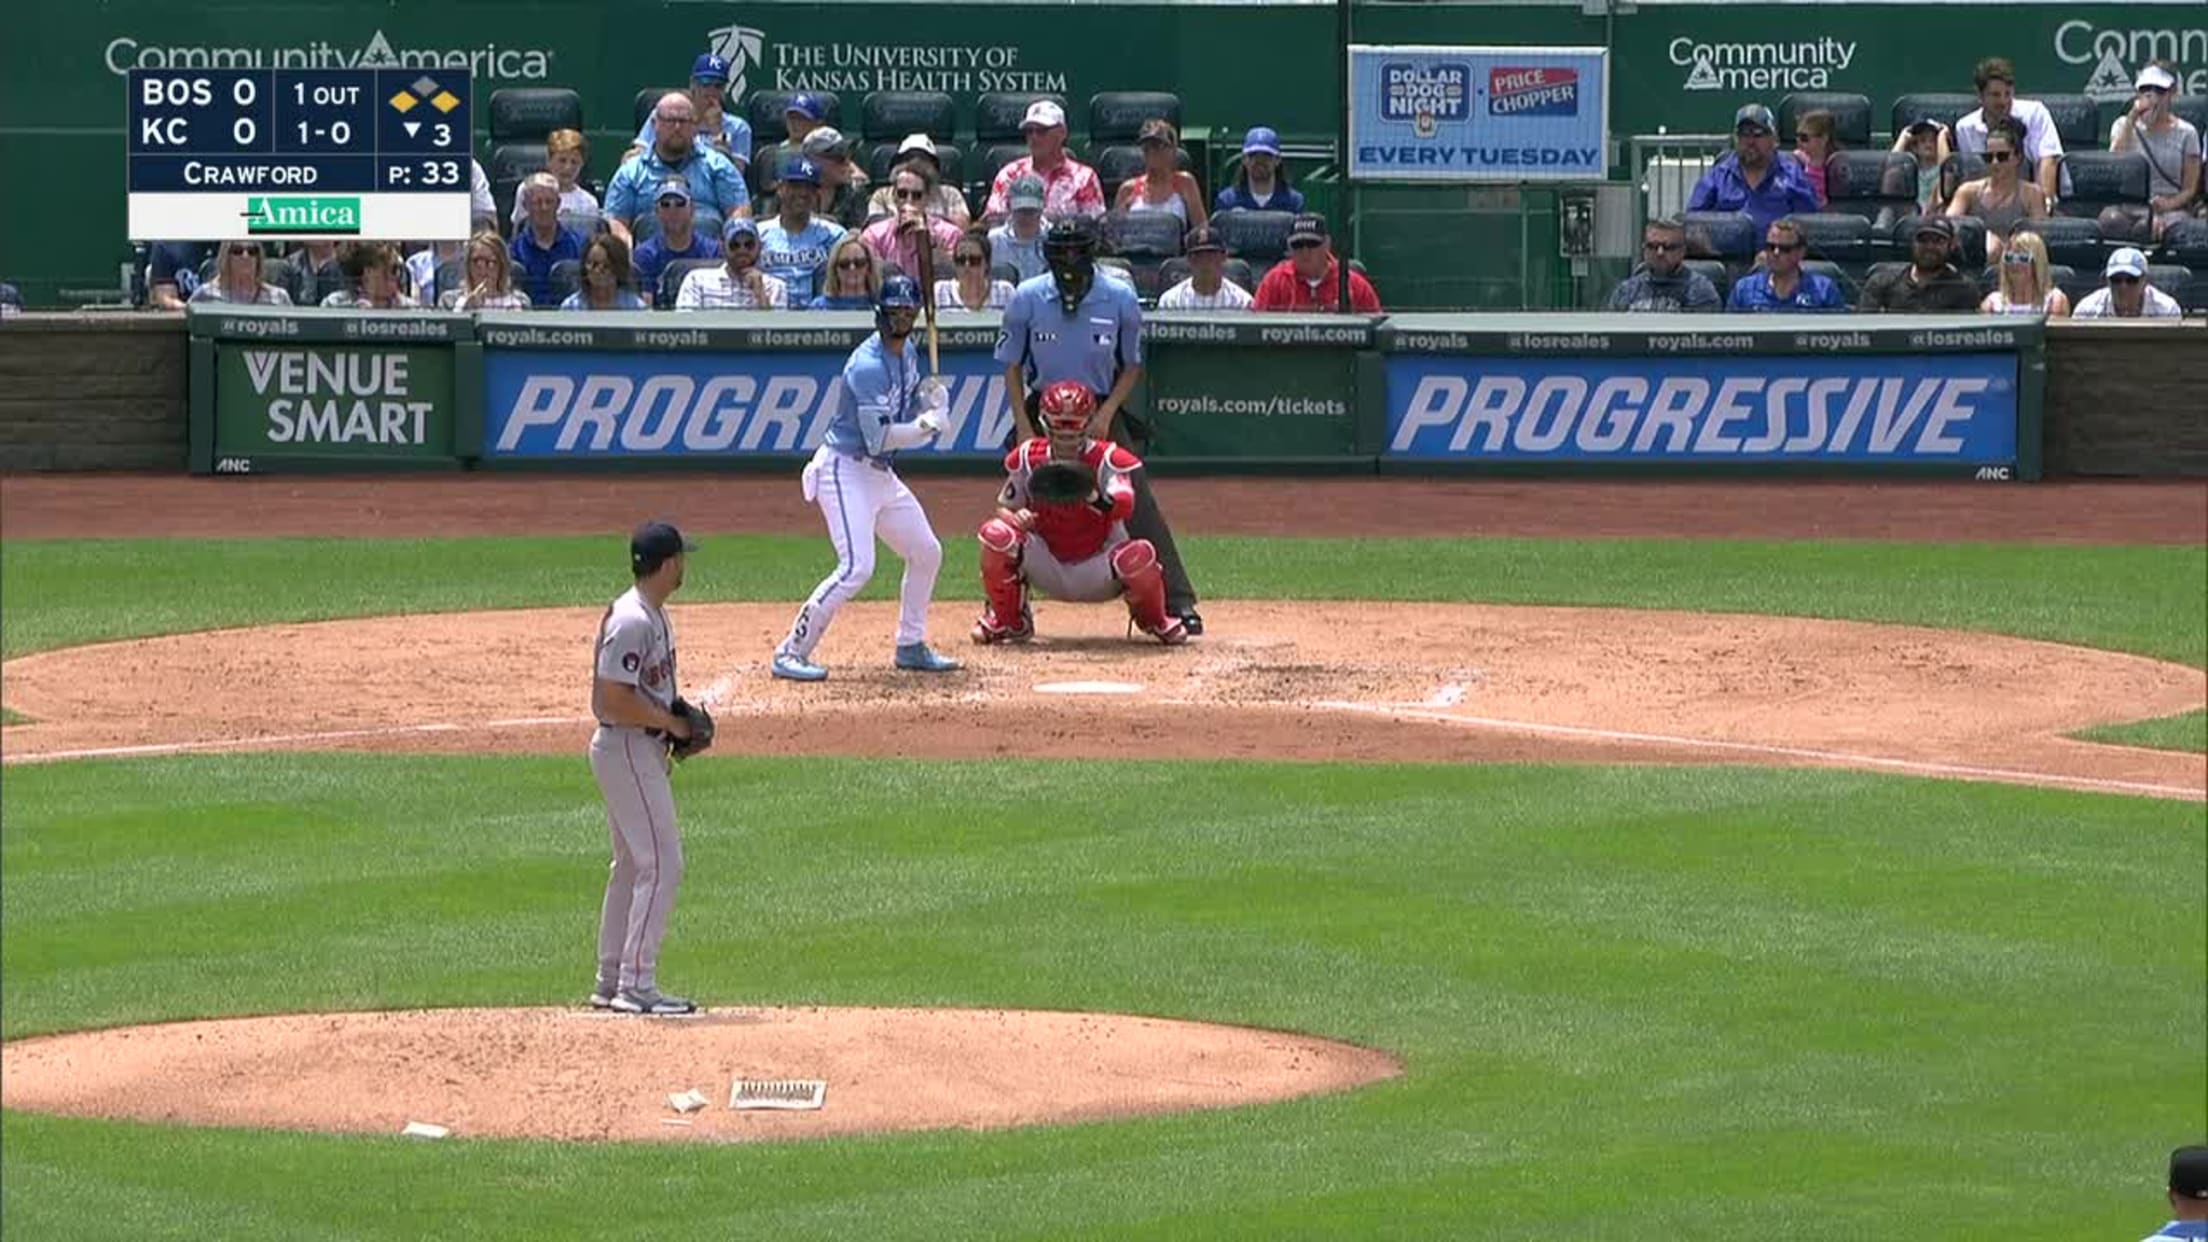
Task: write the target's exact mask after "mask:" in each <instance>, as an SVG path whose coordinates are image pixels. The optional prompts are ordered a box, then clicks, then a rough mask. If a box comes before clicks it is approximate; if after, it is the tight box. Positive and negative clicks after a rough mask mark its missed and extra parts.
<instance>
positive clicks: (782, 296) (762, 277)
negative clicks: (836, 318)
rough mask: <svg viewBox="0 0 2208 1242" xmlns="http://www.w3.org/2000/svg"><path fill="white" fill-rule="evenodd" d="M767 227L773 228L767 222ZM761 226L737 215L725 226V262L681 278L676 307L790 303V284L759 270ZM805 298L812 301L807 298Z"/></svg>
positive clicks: (732, 307) (767, 307)
mask: <svg viewBox="0 0 2208 1242" xmlns="http://www.w3.org/2000/svg"><path fill="white" fill-rule="evenodd" d="M767 227H769V228H772V227H774V226H773V225H772V224H769V225H768V226H767ZM760 232H761V229H760V228H759V226H758V225H757V224H755V223H753V222H752V220H751V217H749V216H737V217H736V218H734V219H732V220H730V221H729V222H728V224H727V225H726V226H724V228H723V231H722V233H721V245H722V246H723V248H724V249H725V250H726V251H727V261H726V262H724V263H722V264H721V266H719V267H701V268H698V269H696V270H695V271H692V272H691V273H690V274H689V275H687V276H684V277H683V278H682V288H681V289H679V290H677V291H676V292H675V309H676V310H783V309H786V308H788V306H789V305H790V287H789V286H788V285H786V284H784V283H783V282H782V281H780V280H778V279H776V278H775V277H773V276H771V275H769V274H767V273H766V272H764V271H762V270H760V267H759V250H760V245H759V234H760ZM806 300H807V301H811V298H810V297H808V298H807V299H806Z"/></svg>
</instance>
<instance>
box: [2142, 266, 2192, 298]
mask: <svg viewBox="0 0 2208 1242" xmlns="http://www.w3.org/2000/svg"><path fill="white" fill-rule="evenodd" d="M2147 283H2148V284H2150V285H2153V286H2154V287H2155V288H2157V289H2160V290H2161V291H2162V292H2164V293H2167V294H2169V295H2170V296H2171V297H2173V298H2180V299H2182V298H2183V296H2184V293H2185V290H2187V289H2188V288H2190V287H2191V286H2192V283H2193V269H2191V268H2189V267H2186V266H2185V265H2183V264H2181V263H2149V264H2147Z"/></svg>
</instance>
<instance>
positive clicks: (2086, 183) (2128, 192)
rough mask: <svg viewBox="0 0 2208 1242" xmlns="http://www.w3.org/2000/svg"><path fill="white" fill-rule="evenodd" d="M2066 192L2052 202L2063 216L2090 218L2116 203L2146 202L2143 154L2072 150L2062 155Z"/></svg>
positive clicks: (2142, 203)
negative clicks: (2065, 173)
mask: <svg viewBox="0 0 2208 1242" xmlns="http://www.w3.org/2000/svg"><path fill="white" fill-rule="evenodd" d="M2062 166H2063V169H2064V170H2065V171H2067V172H2068V173H2069V174H2070V192H2069V193H2068V194H2067V195H2065V196H2064V197H2063V198H2062V199H2061V200H2060V201H2058V202H2057V203H2056V204H2055V210H2056V211H2057V212H2058V213H2060V214H2062V215H2065V216H2083V217H2085V218H2086V219H2092V218H2093V217H2095V216H2098V215H2100V214H2101V209H2102V208H2104V207H2109V206H2112V205H2116V204H2124V205H2128V206H2136V207H2145V206H2146V205H2147V197H2148V194H2147V157H2146V156H2144V155H2141V154H2140V153H2139V152H2137V151H2090V150H2088V151H2075V152H2072V153H2070V154H2068V155H2065V156H2063V157H2062Z"/></svg>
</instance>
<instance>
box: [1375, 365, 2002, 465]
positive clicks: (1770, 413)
mask: <svg viewBox="0 0 2208 1242" xmlns="http://www.w3.org/2000/svg"><path fill="white" fill-rule="evenodd" d="M1387 365H1388V428H1387V436H1388V438H1387V455H1388V456H1390V457H1396V458H1417V459H1427V460H1436V459H1462V460H1484V461H1518V462H1527V461H1555V462H1628V461H1630V462H1646V463H1656V462H1662V463H1667V464H1693V463H1744V464H1745V463H1774V462H1789V463H1799V462H1823V463H1853V464H1873V463H1875V464H1882V465H1884V464H1897V463H1908V464H1911V465H1953V466H1956V467H1958V468H1961V467H1977V466H2006V465H2013V464H2014V463H2015V462H2016V458H2017V417H2018V405H2017V391H2016V373H2017V360H2016V357H2015V355H2013V354H1951V355H1945V356H1942V357H1938V358H1926V357H1912V356H1908V355H1874V356H1864V357H1852V358H1814V357H1800V356H1782V355H1770V356H1756V357H1746V358H1723V359H1720V358H1710V359H1703V360H1701V361H1699V362H1698V363H1697V364H1696V365H1695V366H1694V367H1693V368H1692V369H1691V370H1686V369H1682V368H1681V367H1680V365H1679V364H1678V363H1677V362H1676V361H1674V360H1671V359H1664V358H1621V359H1598V358H1587V357H1576V358H1574V357H1565V358H1554V359H1542V360H1540V361H1538V362H1535V361H1523V360H1517V359H1512V358H1508V357H1493V358H1489V357H1455V358H1451V357H1422V356H1409V355H1405V356H1396V357H1391V358H1390V359H1389V360H1388V364H1387Z"/></svg>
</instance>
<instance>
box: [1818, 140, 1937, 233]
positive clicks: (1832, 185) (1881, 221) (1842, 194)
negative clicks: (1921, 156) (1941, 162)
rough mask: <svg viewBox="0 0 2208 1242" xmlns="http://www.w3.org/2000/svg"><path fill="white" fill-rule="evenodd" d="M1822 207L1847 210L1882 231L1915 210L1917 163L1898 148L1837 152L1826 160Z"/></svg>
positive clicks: (1876, 230)
mask: <svg viewBox="0 0 2208 1242" xmlns="http://www.w3.org/2000/svg"><path fill="white" fill-rule="evenodd" d="M1825 196H1826V199H1827V203H1826V206H1825V210H1827V211H1834V212H1842V211H1844V212H1847V213H1849V214H1850V215H1857V216H1861V217H1863V218H1864V219H1866V220H1868V221H1870V222H1871V229H1872V231H1873V232H1874V233H1880V234H1883V233H1884V232H1885V231H1886V230H1888V229H1890V228H1892V227H1893V224H1894V221H1896V220H1898V219H1900V218H1901V217H1903V216H1905V215H1907V214H1909V213H1910V212H1911V211H1914V210H1915V209H1916V201H1917V162H1916V161H1915V160H1914V159H1911V158H1910V157H1909V156H1908V155H1906V154H1904V153H1902V152H1900V151H1836V152H1834V153H1833V156H1832V158H1831V159H1829V160H1827V161H1825Z"/></svg>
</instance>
